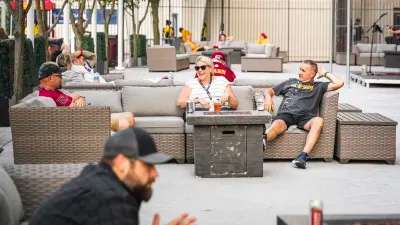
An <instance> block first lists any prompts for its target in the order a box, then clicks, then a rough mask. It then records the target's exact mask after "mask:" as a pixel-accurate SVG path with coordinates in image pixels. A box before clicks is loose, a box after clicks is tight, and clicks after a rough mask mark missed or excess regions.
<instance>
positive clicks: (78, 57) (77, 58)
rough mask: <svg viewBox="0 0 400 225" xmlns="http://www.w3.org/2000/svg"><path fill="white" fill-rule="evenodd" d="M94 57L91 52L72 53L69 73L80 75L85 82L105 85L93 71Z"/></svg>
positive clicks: (101, 78)
mask: <svg viewBox="0 0 400 225" xmlns="http://www.w3.org/2000/svg"><path fill="white" fill-rule="evenodd" d="M95 61H96V60H95V55H94V53H92V52H89V51H85V50H82V49H81V50H79V51H76V52H74V53H72V66H71V71H72V72H74V73H77V74H80V75H81V76H82V77H83V79H84V80H85V81H89V82H99V83H107V82H106V81H105V80H104V78H103V77H101V76H100V75H99V74H98V73H97V72H95V71H94V69H93V67H92V66H93V65H94V62H95Z"/></svg>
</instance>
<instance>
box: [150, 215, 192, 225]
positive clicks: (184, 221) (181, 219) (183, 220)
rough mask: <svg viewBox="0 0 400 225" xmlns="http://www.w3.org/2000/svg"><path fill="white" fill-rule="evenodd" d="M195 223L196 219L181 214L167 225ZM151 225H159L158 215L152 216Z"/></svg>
mask: <svg viewBox="0 0 400 225" xmlns="http://www.w3.org/2000/svg"><path fill="white" fill-rule="evenodd" d="M195 222H196V218H194V217H192V216H189V214H187V213H182V214H181V215H179V216H178V217H176V218H175V219H173V220H171V222H169V223H168V225H190V224H194V223H195ZM151 224H152V225H160V215H159V214H158V213H156V214H154V216H153V222H152V223H151Z"/></svg>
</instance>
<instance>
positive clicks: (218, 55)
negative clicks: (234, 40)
mask: <svg viewBox="0 0 400 225" xmlns="http://www.w3.org/2000/svg"><path fill="white" fill-rule="evenodd" d="M211 59H218V60H224V61H225V53H224V52H223V51H214V52H213V53H212V54H211Z"/></svg>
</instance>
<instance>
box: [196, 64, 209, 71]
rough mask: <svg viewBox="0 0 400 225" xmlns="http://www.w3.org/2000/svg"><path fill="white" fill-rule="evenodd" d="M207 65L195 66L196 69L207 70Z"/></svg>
mask: <svg viewBox="0 0 400 225" xmlns="http://www.w3.org/2000/svg"><path fill="white" fill-rule="evenodd" d="M206 68H207V66H206V65H202V66H195V67H194V70H196V71H199V69H201V70H206Z"/></svg>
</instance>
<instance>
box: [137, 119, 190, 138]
mask: <svg viewBox="0 0 400 225" xmlns="http://www.w3.org/2000/svg"><path fill="white" fill-rule="evenodd" d="M135 126H136V127H141V128H143V129H145V130H146V131H147V132H149V133H152V134H171V133H174V134H183V133H184V128H185V127H184V121H183V119H182V118H181V117H177V116H140V117H136V118H135Z"/></svg>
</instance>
